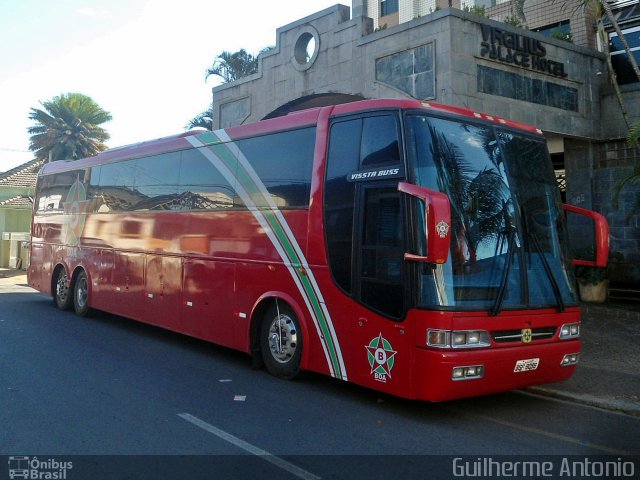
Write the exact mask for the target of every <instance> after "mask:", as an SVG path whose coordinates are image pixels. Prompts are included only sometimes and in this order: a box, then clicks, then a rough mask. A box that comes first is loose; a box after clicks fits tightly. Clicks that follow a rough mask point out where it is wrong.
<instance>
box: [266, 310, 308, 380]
mask: <svg viewBox="0 0 640 480" xmlns="http://www.w3.org/2000/svg"><path fill="white" fill-rule="evenodd" d="M302 345H303V343H302V329H301V328H300V322H299V321H298V318H297V317H296V314H295V313H293V310H292V309H291V307H289V306H288V305H286V304H284V303H280V304H276V303H274V304H273V305H271V306H270V307H269V308H268V310H267V312H266V314H265V316H264V319H263V321H262V325H261V328H260V349H261V351H262V359H263V361H264V364H265V365H266V367H267V370H268V371H269V373H271V374H272V375H273V376H275V377H279V378H283V379H285V380H291V379H293V378H294V377H296V376H297V375H298V373H300V360H301V358H302Z"/></svg>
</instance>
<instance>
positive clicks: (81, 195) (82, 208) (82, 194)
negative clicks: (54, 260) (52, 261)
mask: <svg viewBox="0 0 640 480" xmlns="http://www.w3.org/2000/svg"><path fill="white" fill-rule="evenodd" d="M88 203H89V202H88V201H87V191H86V189H85V188H84V185H83V184H82V182H80V179H78V180H76V181H75V182H74V183H73V185H71V188H70V189H69V193H67V198H66V201H64V202H62V207H63V208H64V213H65V222H64V235H65V241H66V243H67V245H71V246H74V247H75V246H78V245H80V236H81V235H82V230H83V229H84V222H85V219H86V216H85V215H84V214H85V213H86V208H87V204H88Z"/></svg>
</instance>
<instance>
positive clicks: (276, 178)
mask: <svg viewBox="0 0 640 480" xmlns="http://www.w3.org/2000/svg"><path fill="white" fill-rule="evenodd" d="M236 144H237V145H238V147H239V148H240V151H241V152H242V154H243V155H244V156H245V157H246V158H247V160H248V161H249V163H251V165H252V167H253V169H254V170H255V171H256V173H257V174H258V177H259V178H260V179H261V180H262V182H263V183H264V185H265V186H266V188H267V190H268V192H269V193H270V194H271V197H272V199H273V201H274V202H275V204H276V205H277V206H278V207H284V208H295V207H306V206H308V205H309V197H310V194H311V169H312V166H313V153H314V149H315V128H306V129H302V130H293V131H289V132H281V133H276V134H272V135H264V136H261V137H255V138H249V139H245V140H239V141H237V142H236Z"/></svg>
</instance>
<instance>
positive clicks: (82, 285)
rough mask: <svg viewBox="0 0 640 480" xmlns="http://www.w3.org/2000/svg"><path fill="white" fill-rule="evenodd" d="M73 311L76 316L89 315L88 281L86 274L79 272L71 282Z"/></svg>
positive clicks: (82, 271)
mask: <svg viewBox="0 0 640 480" xmlns="http://www.w3.org/2000/svg"><path fill="white" fill-rule="evenodd" d="M73 309H74V310H75V312H76V315H79V316H81V317H85V316H86V315H87V313H89V280H88V279H87V272H85V271H84V270H81V271H80V272H79V273H78V276H77V277H76V280H75V281H74V282H73Z"/></svg>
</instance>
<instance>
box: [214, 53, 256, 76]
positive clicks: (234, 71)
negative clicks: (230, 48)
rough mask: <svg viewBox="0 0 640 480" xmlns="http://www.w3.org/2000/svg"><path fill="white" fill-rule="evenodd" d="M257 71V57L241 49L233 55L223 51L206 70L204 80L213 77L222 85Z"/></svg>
mask: <svg viewBox="0 0 640 480" xmlns="http://www.w3.org/2000/svg"><path fill="white" fill-rule="evenodd" d="M257 71H258V57H257V56H255V57H254V56H253V55H251V54H250V53H248V52H247V51H246V50H245V49H244V48H241V49H240V50H238V51H237V52H234V53H231V52H227V51H224V52H222V53H221V54H220V55H218V56H217V57H216V59H215V60H214V62H213V64H212V65H211V66H210V67H209V68H207V71H206V73H205V77H204V78H205V80H206V79H207V78H209V77H210V76H211V75H215V76H217V77H220V78H221V79H222V81H223V83H229V82H233V81H235V80H238V79H239V78H242V77H248V76H249V75H253V74H254V73H256V72H257Z"/></svg>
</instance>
